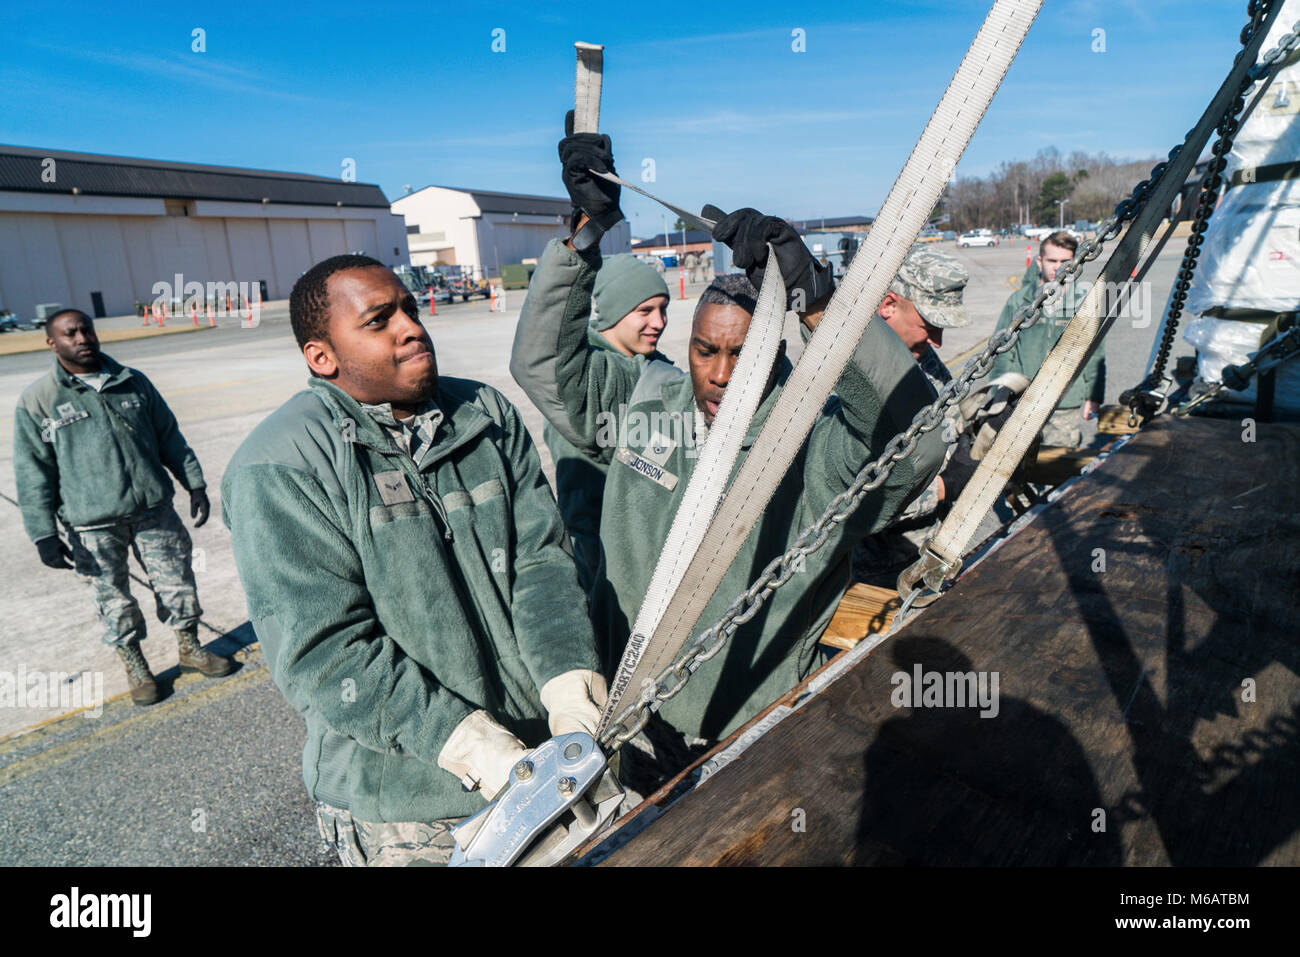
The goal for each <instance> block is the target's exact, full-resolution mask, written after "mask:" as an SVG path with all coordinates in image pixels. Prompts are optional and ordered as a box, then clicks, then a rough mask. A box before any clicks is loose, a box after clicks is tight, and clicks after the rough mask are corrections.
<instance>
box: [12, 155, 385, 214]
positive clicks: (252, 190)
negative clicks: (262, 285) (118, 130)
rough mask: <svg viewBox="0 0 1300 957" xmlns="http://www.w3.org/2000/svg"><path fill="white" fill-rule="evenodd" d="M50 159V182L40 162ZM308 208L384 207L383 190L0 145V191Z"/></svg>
mask: <svg viewBox="0 0 1300 957" xmlns="http://www.w3.org/2000/svg"><path fill="white" fill-rule="evenodd" d="M47 158H49V159H53V160H54V161H55V165H54V167H53V168H54V181H53V182H46V181H45V180H46V179H48V178H49V177H48V176H45V177H43V176H42V173H43V172H44V170H45V169H47V168H48V167H47V165H46V164H45V160H46V159H47ZM73 187H76V188H77V190H78V192H80V193H83V194H86V195H93V196H138V197H150V198H153V197H158V198H163V199H207V200H224V201H228V202H241V203H260V202H262V201H263V200H265V201H268V202H272V203H288V204H296V205H310V206H365V207H383V208H386V207H387V206H388V200H387V199H386V198H385V197H384V193H383V190H381V189H380V188H379V187H378V186H375V185H372V184H368V183H349V182H344V181H343V180H341V179H335V178H332V177H328V176H309V175H307V174H305V173H280V172H272V171H270V170H257V169H242V168H240V167H237V166H203V165H200V164H197V163H172V162H165V161H162V160H149V159H136V158H131V157H124V156H105V155H101V154H97V153H71V152H68V151H66V150H43V149H33V148H30V147H25V146H3V145H0V190H9V191H14V192H27V193H54V194H67V193H71V192H72V190H73Z"/></svg>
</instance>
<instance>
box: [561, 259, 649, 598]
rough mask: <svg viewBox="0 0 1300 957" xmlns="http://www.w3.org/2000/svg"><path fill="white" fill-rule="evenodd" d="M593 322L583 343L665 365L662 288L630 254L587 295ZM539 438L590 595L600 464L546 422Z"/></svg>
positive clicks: (609, 265) (610, 265)
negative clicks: (550, 464)
mask: <svg viewBox="0 0 1300 957" xmlns="http://www.w3.org/2000/svg"><path fill="white" fill-rule="evenodd" d="M592 305H593V306H594V307H595V308H594V309H593V312H594V314H595V318H593V319H592V321H591V323H590V324H589V325H588V326H587V343H588V345H590V346H591V347H592V348H593V349H603V350H604V351H606V352H608V353H610V355H611V357H613V356H624V357H626V359H627V361H628V362H633V363H635V362H655V361H659V362H668V361H669V360H668V357H667V356H665V355H663V354H662V353H660V352H659V351H658V349H657V348H655V347H656V346H657V345H658V344H659V336H660V335H661V334H662V333H663V331H664V328H665V326H666V325H667V322H668V286H667V285H666V284H665V283H664V280H663V277H662V276H661V275H659V271H658V270H656V269H655V268H654V267H653V266H650V265H647V264H646V263H643V262H641V261H640V260H639V259H637V258H636V257H635V256H630V255H620V256H610V257H608V258H607V259H605V260H604V262H603V263H602V264H601V269H600V272H599V273H598V274H597V276H596V282H595V287H594V290H593V293H592ZM542 439H543V441H544V442H545V443H546V447H547V448H548V449H550V450H551V459H552V461H553V462H554V463H555V499H556V502H557V503H558V505H559V506H560V517H561V518H563V519H564V527H565V529H566V530H567V531H568V533H569V541H570V542H571V543H572V545H573V560H574V563H575V564H576V565H577V566H578V580H579V581H580V582H581V583H582V587H583V590H584V591H590V590H591V586H592V585H593V584H594V582H595V580H596V571H597V569H598V568H599V567H600V503H601V499H602V498H604V495H605V466H604V464H602V463H601V462H599V461H597V460H595V459H593V458H591V457H590V456H588V455H584V454H583V453H582V452H581V451H580V450H579V449H578V448H576V447H575V446H574V445H573V443H572V442H570V441H569V440H568V439H566V438H565V437H564V436H563V435H561V434H560V433H559V432H558V431H557V430H556V428H555V426H553V425H551V423H550V422H549V421H548V422H547V423H546V424H545V425H544V426H543V427H542Z"/></svg>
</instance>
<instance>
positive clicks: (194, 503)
mask: <svg viewBox="0 0 1300 957" xmlns="http://www.w3.org/2000/svg"><path fill="white" fill-rule="evenodd" d="M211 508H212V506H211V504H210V503H209V502H208V493H207V490H206V489H201V488H196V489H195V490H194V491H193V492H190V518H197V519H198V521H197V522H195V523H194V527H195V528H198V527H199V526H200V525H202V524H203V523H204V522H206V521H207V520H208V512H209V511H210V510H211Z"/></svg>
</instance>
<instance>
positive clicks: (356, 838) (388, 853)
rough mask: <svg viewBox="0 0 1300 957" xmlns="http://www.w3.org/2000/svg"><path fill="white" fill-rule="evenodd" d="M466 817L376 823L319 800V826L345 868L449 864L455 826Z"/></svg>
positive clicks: (453, 845) (323, 837)
mask: <svg viewBox="0 0 1300 957" xmlns="http://www.w3.org/2000/svg"><path fill="white" fill-rule="evenodd" d="M463 820H465V819H464V818H463V817H448V818H443V819H442V820H438V821H427V822H425V821H411V822H402V823H375V822H373V821H358V820H357V819H356V818H354V817H353V816H352V815H351V814H349V813H348V812H347V811H344V810H342V809H341V808H337V807H333V806H332V805H329V804H326V803H324V802H323V801H317V802H316V826H317V827H319V828H320V836H321V838H322V839H323V840H324V841H325V843H326V844H328V845H329V846H330V848H331V849H333V851H334V853H336V854H338V856H339V860H340V861H342V862H343V866H344V867H445V866H446V865H447V862H448V861H450V860H451V852H452V849H453V848H454V847H455V846H456V842H455V840H454V839H453V838H452V836H451V829H452V828H453V827H455V826H456V825H457V824H459V823H460V822H461V821H463Z"/></svg>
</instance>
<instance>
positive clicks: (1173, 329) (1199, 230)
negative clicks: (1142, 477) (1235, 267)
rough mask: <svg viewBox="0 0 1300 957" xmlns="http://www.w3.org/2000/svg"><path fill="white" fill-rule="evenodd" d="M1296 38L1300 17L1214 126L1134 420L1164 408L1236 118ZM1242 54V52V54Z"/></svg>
mask: <svg viewBox="0 0 1300 957" xmlns="http://www.w3.org/2000/svg"><path fill="white" fill-rule="evenodd" d="M1271 7H1272V0H1261V2H1259V3H1258V4H1252V5H1251V9H1250V10H1249V11H1248V12H1249V13H1250V15H1251V22H1250V23H1249V24H1247V26H1246V27H1244V28H1243V29H1242V33H1241V36H1242V45H1243V46H1245V45H1246V44H1247V43H1249V42H1250V40H1251V38H1252V37H1253V36H1254V33H1255V31H1256V30H1258V29H1259V25H1260V23H1262V22H1263V20H1264V18H1265V17H1266V16H1267V15H1268V12H1269V10H1270V9H1271ZM1297 43H1300V22H1297V23H1295V24H1293V25H1292V27H1291V31H1290V32H1289V33H1287V34H1286V35H1285V36H1283V37H1282V39H1281V40H1279V42H1278V45H1277V46H1275V47H1274V48H1273V49H1271V50H1269V51H1268V53H1266V54H1264V56H1262V57H1261V58H1260V60H1259V62H1258V63H1256V64H1255V66H1254V67H1252V68H1251V71H1250V72H1249V73H1248V74H1247V75H1246V77H1245V79H1243V80H1242V81H1241V87H1240V89H1239V90H1238V91H1237V96H1236V97H1235V98H1234V99H1233V101H1232V104H1231V105H1230V106H1229V107H1228V109H1227V110H1226V111H1224V114H1223V117H1222V118H1221V119H1220V120H1219V123H1218V126H1217V127H1216V128H1215V129H1216V131H1217V132H1218V134H1219V138H1218V139H1217V140H1216V141H1215V143H1214V146H1213V148H1212V149H1211V153H1212V154H1213V158H1212V159H1211V160H1210V161H1209V164H1208V166H1207V167H1206V170H1205V173H1204V174H1203V175H1202V177H1201V182H1200V186H1199V189H1198V190H1197V198H1196V212H1195V213H1194V214H1193V219H1192V229H1191V234H1190V235H1189V236H1188V237H1187V247H1186V249H1185V250H1184V251H1183V259H1182V262H1181V263H1180V264H1179V267H1178V273H1177V276H1176V279H1175V282H1174V289H1173V295H1172V297H1171V300H1170V303H1169V313H1168V315H1167V316H1166V318H1165V324H1164V327H1163V329H1162V330H1161V336H1160V345H1159V347H1158V348H1157V350H1156V356H1155V359H1154V360H1153V361H1152V363H1151V369H1150V370H1149V371H1148V372H1147V374H1146V376H1144V377H1143V379H1142V381H1141V382H1139V383H1138V384H1137V385H1136V386H1134V387H1133V388H1131V389H1128V390H1126V391H1125V392H1124V393H1123V394H1122V395H1121V396H1120V403H1121V404H1122V405H1127V406H1128V407H1129V412H1130V415H1129V421H1130V423H1135V422H1136V420H1137V419H1138V418H1140V417H1142V418H1151V417H1152V416H1154V415H1156V414H1157V413H1158V412H1159V411H1160V409H1161V408H1163V402H1164V396H1163V395H1162V394H1161V393H1160V389H1161V387H1162V386H1163V385H1164V384H1165V383H1166V382H1167V381H1168V380H1167V379H1166V376H1165V366H1166V365H1167V364H1168V362H1169V355H1170V353H1171V352H1172V351H1173V348H1174V340H1175V339H1176V338H1177V337H1178V324H1179V322H1180V320H1181V319H1182V314H1183V307H1184V305H1185V304H1186V302H1187V297H1188V294H1189V292H1190V290H1191V287H1192V280H1193V279H1194V277H1195V274H1196V265H1197V261H1198V260H1199V258H1200V255H1201V247H1202V246H1203V245H1204V243H1205V231H1206V230H1207V229H1208V228H1209V225H1210V215H1211V214H1212V213H1213V212H1214V209H1215V206H1216V203H1215V199H1216V197H1217V196H1218V192H1219V187H1220V186H1221V185H1222V183H1223V176H1222V174H1223V170H1224V169H1225V168H1226V167H1227V165H1228V153H1229V152H1231V150H1232V142H1233V139H1234V138H1235V137H1236V135H1237V133H1238V132H1240V130H1241V124H1240V122H1239V121H1238V119H1237V117H1238V115H1239V114H1240V113H1241V111H1242V110H1243V109H1245V106H1246V96H1245V95H1246V92H1247V91H1248V90H1249V89H1250V88H1251V87H1252V86H1253V85H1254V84H1255V83H1256V82H1258V81H1259V80H1260V79H1261V78H1262V77H1264V76H1265V75H1267V74H1268V72H1269V70H1270V69H1271V67H1272V65H1273V64H1274V63H1276V62H1277V61H1278V60H1280V59H1281V58H1282V57H1283V56H1284V55H1286V54H1288V53H1289V52H1290V51H1291V50H1292V49H1293V48H1294V47H1295V46H1296V44H1297ZM1238 56H1241V54H1240V53H1239V54H1238ZM1216 391H1217V390H1216Z"/></svg>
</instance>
